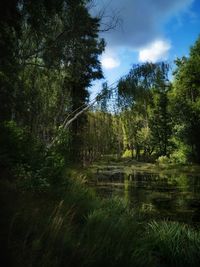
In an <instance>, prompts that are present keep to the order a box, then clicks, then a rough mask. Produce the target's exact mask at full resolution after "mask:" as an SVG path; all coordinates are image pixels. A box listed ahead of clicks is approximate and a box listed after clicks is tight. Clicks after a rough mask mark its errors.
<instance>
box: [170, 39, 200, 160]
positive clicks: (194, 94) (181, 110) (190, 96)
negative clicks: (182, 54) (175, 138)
mask: <svg viewBox="0 0 200 267" xmlns="http://www.w3.org/2000/svg"><path fill="white" fill-rule="evenodd" d="M199 60H200V38H198V40H197V41H196V43H195V44H194V46H193V47H192V48H191V50H190V55H189V57H188V58H182V59H178V60H177V61H176V64H177V69H176V71H175V83H174V87H173V92H172V95H171V102H172V110H173V113H174V121H175V124H176V126H179V127H178V129H180V128H181V131H179V137H180V138H181V140H182V141H183V142H184V143H186V144H187V145H188V146H190V148H191V154H190V157H191V158H193V161H197V162H199V160H200V143H199V134H200V128H199V125H200V124H199V121H200V105H199V99H200V91H199V90H200V82H199V74H200V68H199Z"/></svg>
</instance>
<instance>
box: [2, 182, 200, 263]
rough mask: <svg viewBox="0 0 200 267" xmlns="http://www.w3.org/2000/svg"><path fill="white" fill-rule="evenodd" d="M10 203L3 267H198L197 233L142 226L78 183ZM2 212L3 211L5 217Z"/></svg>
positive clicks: (120, 206)
mask: <svg viewBox="0 0 200 267" xmlns="http://www.w3.org/2000/svg"><path fill="white" fill-rule="evenodd" d="M64 192H65V193H64ZM10 193H11V194H12V191H11V192H10ZM5 196H6V197H11V196H9V195H8V194H6V195H5ZM15 199H16V203H15V205H16V207H15V208H13V211H12V213H13V215H12V216H11V215H10V218H11V220H10V223H9V225H8V228H9V233H8V234H7V238H6V239H4V246H5V247H7V251H8V255H9V257H10V258H11V259H12V260H11V261H10V265H5V266H15V267H18V266H20V267H21V266H26V267H29V266H30V267H62V266H63V267H76V266H77V267H93V266H95V267H98V266H99V267H100V266H103V267H104V266H105V267H106V266H111V267H112V266H113V267H114V266H116V267H123V266H126V267H129V266H134V267H142V266H143V267H166V266H167V267H176V266H181V267H183V266H194V267H198V266H200V232H199V231H198V230H194V229H192V228H191V227H189V226H187V225H184V224H180V223H177V222H167V221H164V222H156V221H152V222H149V221H145V220H144V221H142V219H141V215H139V216H138V214H137V212H135V211H133V210H132V209H130V208H129V207H128V204H127V203H126V202H123V201H122V200H120V199H118V198H114V199H110V200H100V199H98V198H97V197H96V196H95V194H94V192H93V191H91V190H90V189H89V188H88V187H87V186H85V185H84V184H83V183H81V181H80V180H78V181H69V182H68V183H67V185H66V187H65V190H63V189H62V190H61V196H60V197H58V192H57V197H56V198H55V199H54V195H51V194H49V195H48V194H47V195H44V196H41V195H40V196H39V197H36V196H35V195H34V194H33V195H31V196H29V198H27V197H23V196H18V197H15ZM17 199H18V200H17ZM24 200H26V202H24ZM5 203H6V202H5ZM8 210H11V208H10V207H8V206H6V205H5V207H4V214H5V215H6V214H7V213H6V211H8ZM3 230H4V229H1V232H2V231H3Z"/></svg>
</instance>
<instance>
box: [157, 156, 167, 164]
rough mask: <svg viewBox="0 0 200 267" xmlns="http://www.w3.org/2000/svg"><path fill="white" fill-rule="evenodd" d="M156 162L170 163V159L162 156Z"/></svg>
mask: <svg viewBox="0 0 200 267" xmlns="http://www.w3.org/2000/svg"><path fill="white" fill-rule="evenodd" d="M156 162H157V163H158V164H169V163H170V159H169V158H168V157H167V156H160V157H159V158H158V159H157V160H156Z"/></svg>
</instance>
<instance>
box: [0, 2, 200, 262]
mask: <svg viewBox="0 0 200 267" xmlns="http://www.w3.org/2000/svg"><path fill="white" fill-rule="evenodd" d="M90 3H91V1H86V0H58V1H53V0H52V1H49V0H48V1H47V0H41V1H31V0H20V1H19V0H6V1H4V0H2V1H1V2H0V101H1V102H0V175H1V181H0V184H1V202H2V204H1V217H0V218H1V226H0V227H1V228H0V234H1V237H2V238H1V239H2V241H1V248H0V250H1V254H2V258H1V261H2V264H3V265H2V266H48V267H50V266H102V265H105V266H198V264H199V262H200V258H199V255H200V236H199V235H200V234H199V230H198V229H192V228H190V227H188V226H186V225H183V224H179V223H176V222H152V221H151V216H149V217H148V216H147V217H146V215H144V214H140V213H138V212H137V211H135V210H134V211H133V210H132V209H130V207H129V206H128V204H127V203H126V204H124V203H123V201H121V200H118V199H112V200H108V201H106V200H104V201H102V200H100V199H99V198H98V197H97V196H95V194H94V192H93V191H92V190H90V189H89V188H88V187H87V186H86V185H84V179H83V177H82V178H80V177H78V175H77V177H74V176H75V175H73V174H72V171H71V169H72V168H78V167H80V166H84V165H88V164H90V163H91V162H93V161H94V160H98V159H99V158H100V157H101V156H102V155H106V154H116V155H117V156H118V157H119V158H120V157H125V156H130V157H132V158H136V159H137V160H143V161H151V162H155V161H158V162H167V163H169V164H170V163H181V164H183V163H184V164H185V163H189V162H190V163H194V162H195V163H200V140H199V134H200V80H199V77H200V64H199V63H200V39H198V40H197V42H196V43H195V44H194V46H193V47H192V48H191V51H190V55H189V57H188V58H185V57H184V58H182V59H177V61H176V66H177V67H176V69H175V71H174V80H173V82H169V80H168V79H169V78H168V76H169V70H170V67H169V66H168V64H166V63H159V64H153V63H146V64H142V65H134V66H133V67H132V69H131V70H130V72H129V74H128V75H126V76H125V77H122V78H121V79H120V81H118V82H117V84H116V86H115V87H112V88H110V87H109V86H108V85H107V84H106V83H105V84H104V85H103V88H102V92H101V94H99V95H98V96H97V97H96V99H95V101H96V102H95V103H96V105H95V106H91V105H90V104H91V102H90V98H89V91H88V90H89V88H90V86H91V84H92V82H93V81H94V80H96V79H101V78H102V77H103V73H102V69H101V64H100V61H99V56H100V55H101V53H102V52H103V51H104V48H105V41H104V40H103V39H101V38H100V37H99V33H100V26H101V19H100V18H98V17H93V16H91V14H90V12H89V8H90V5H89V4H90ZM92 103H93V102H92ZM89 107H91V108H90V109H89ZM82 111H85V112H82ZM77 114H78V116H77ZM69 122H71V123H69ZM3 261H5V263H3Z"/></svg>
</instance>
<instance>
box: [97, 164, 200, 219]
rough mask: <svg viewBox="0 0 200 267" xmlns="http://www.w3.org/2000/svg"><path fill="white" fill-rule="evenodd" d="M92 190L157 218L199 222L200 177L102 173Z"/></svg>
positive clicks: (114, 171)
mask: <svg viewBox="0 0 200 267" xmlns="http://www.w3.org/2000/svg"><path fill="white" fill-rule="evenodd" d="M94 176H95V178H94V180H93V182H92V187H94V188H95V190H96V191H97V194H98V195H100V196H101V197H103V198H106V197H111V196H119V197H121V198H123V199H124V200H125V201H127V202H128V203H130V205H131V206H132V207H133V208H136V209H139V210H140V211H142V212H146V213H151V214H152V216H153V217H155V218H161V219H167V220H177V221H182V222H186V223H194V224H196V223H199V222H200V175H199V176H194V175H187V174H178V175H177V174H170V175H163V174H152V173H146V172H137V171H132V172H128V173H127V172H125V171H123V170H116V169H115V170H112V169H111V170H108V168H107V169H101V170H100V171H99V170H98V171H97V172H96V173H95V175H94Z"/></svg>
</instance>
